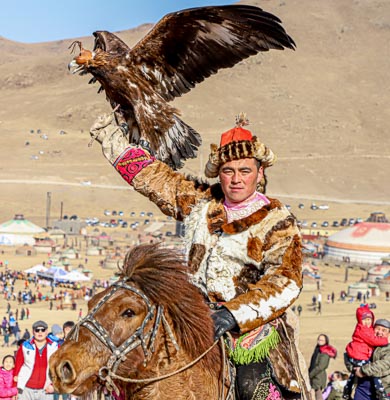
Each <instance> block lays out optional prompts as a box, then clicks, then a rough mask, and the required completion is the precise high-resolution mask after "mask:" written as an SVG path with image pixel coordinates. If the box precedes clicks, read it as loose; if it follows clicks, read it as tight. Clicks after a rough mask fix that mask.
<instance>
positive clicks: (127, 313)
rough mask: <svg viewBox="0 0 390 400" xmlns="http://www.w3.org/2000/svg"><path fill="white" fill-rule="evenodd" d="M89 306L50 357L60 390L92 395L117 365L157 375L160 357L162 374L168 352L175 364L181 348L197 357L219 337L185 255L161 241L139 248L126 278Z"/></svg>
mask: <svg viewBox="0 0 390 400" xmlns="http://www.w3.org/2000/svg"><path fill="white" fill-rule="evenodd" d="M88 310H89V312H88V315H87V316H86V317H85V318H84V319H83V320H82V321H80V322H79V323H78V324H77V325H76V327H75V328H74V330H73V331H72V332H71V333H70V335H69V337H68V338H67V340H66V341H65V343H64V344H63V345H62V346H61V347H60V349H59V350H58V351H57V352H56V353H54V354H53V355H52V357H51V358H50V374H51V377H52V380H53V384H54V387H55V388H56V390H57V391H58V392H60V393H74V394H76V395H81V394H85V393H87V392H89V391H91V390H93V389H94V388H95V387H96V386H98V385H99V384H101V383H102V380H104V379H105V378H106V376H107V373H108V372H109V371H113V372H114V373H117V374H118V375H121V376H125V377H132V378H140V377H144V376H146V375H148V376H150V374H151V371H152V370H153V368H155V366H156V363H157V362H158V363H159V368H160V372H161V364H164V362H162V361H161V360H162V358H164V359H167V360H168V361H166V363H168V364H171V363H172V360H174V356H175V354H176V352H177V350H175V348H176V347H178V348H179V349H180V352H184V353H181V356H183V354H188V356H189V358H192V359H195V358H196V357H197V356H199V354H201V353H202V352H203V351H205V350H206V349H207V348H208V347H209V346H211V345H212V342H213V325H212V321H211V318H210V315H209V311H208V308H207V306H206V305H205V304H204V302H203V297H202V296H201V295H200V293H199V291H198V289H196V288H195V287H194V286H193V285H192V284H191V283H190V282H189V281H188V277H187V269H186V266H185V264H184V263H183V260H182V258H181V256H180V255H179V254H178V253H177V252H175V251H172V250H171V249H169V250H167V249H162V248H160V247H158V246H156V245H143V246H138V247H135V248H134V249H133V250H131V251H130V252H129V253H128V254H127V256H126V258H125V262H124V266H123V268H122V269H121V271H120V279H119V280H118V282H116V283H114V284H113V285H112V286H110V287H109V288H108V289H106V290H104V291H103V292H101V293H99V294H97V295H95V296H94V297H93V298H92V299H91V300H90V301H89V303H88ZM176 341H177V344H178V346H177V344H176ZM163 352H164V355H163V354H161V353H163ZM159 357H160V358H159ZM158 358H159V361H157V359H158ZM155 359H156V360H155ZM170 367H171V366H170Z"/></svg>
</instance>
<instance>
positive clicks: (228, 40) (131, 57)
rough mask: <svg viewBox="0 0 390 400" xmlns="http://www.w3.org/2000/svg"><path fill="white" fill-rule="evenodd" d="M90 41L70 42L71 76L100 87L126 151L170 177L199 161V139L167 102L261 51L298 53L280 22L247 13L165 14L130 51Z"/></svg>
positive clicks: (106, 38) (218, 9) (100, 34)
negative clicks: (130, 148)
mask: <svg viewBox="0 0 390 400" xmlns="http://www.w3.org/2000/svg"><path fill="white" fill-rule="evenodd" d="M93 35H94V36H95V45H94V49H93V51H89V50H86V49H84V48H83V46H82V44H81V43H80V42H74V44H76V43H77V44H79V46H80V54H79V55H78V56H77V57H75V58H74V59H73V60H72V61H71V63H70V64H69V68H70V69H71V70H72V72H73V73H77V72H79V73H80V74H86V73H90V74H92V75H93V78H92V79H91V81H90V83H92V82H96V81H98V82H99V83H100V85H101V88H100V89H99V91H100V90H102V89H103V90H105V92H106V96H107V100H108V101H109V102H110V103H111V106H112V108H113V109H114V108H116V109H117V111H116V117H117V119H118V122H119V123H123V122H126V123H127V126H128V129H129V141H130V142H131V143H139V141H140V140H141V139H144V140H146V141H147V142H149V144H150V147H151V149H152V151H154V152H155V153H156V156H157V158H159V159H160V160H162V161H164V162H165V163H167V164H169V165H171V166H172V167H173V168H175V169H177V168H180V167H181V166H182V164H183V160H186V159H188V158H194V157H195V156H196V150H197V148H198V147H199V145H200V143H201V138H200V136H199V134H198V133H197V132H196V131H195V130H194V129H192V128H191V127H190V126H188V125H187V124H186V123H185V122H183V121H182V120H181V119H179V117H178V114H179V112H178V110H177V109H176V108H174V107H172V106H171V105H169V104H168V102H169V101H171V100H173V99H174V98H175V97H179V96H181V95H182V94H184V93H187V92H189V91H190V90H191V89H192V88H193V87H194V86H195V85H196V84H197V83H200V82H202V81H203V80H204V79H205V78H207V77H208V76H210V75H212V74H215V73H216V72H217V71H218V70H219V69H221V68H229V67H232V66H233V65H235V64H237V63H238V62H239V61H241V60H243V59H245V58H247V57H249V56H251V55H254V54H256V53H258V52H260V51H268V50H270V49H278V50H283V49H284V48H290V49H294V48H295V43H294V41H293V39H292V38H291V37H290V36H289V35H288V34H287V33H286V31H285V30H284V28H283V27H282V25H281V21H280V20H279V18H277V17H276V16H275V15H272V14H270V13H268V12H265V11H263V10H262V9H261V8H258V7H255V6H249V5H226V6H209V7H199V8H191V9H186V10H182V11H178V12H173V13H171V14H167V15H166V16H165V17H163V18H162V19H161V20H160V21H159V22H158V23H157V24H156V25H154V27H153V28H152V29H151V31H150V32H149V33H148V34H146V36H145V37H143V38H142V39H141V40H140V41H139V42H138V43H137V44H136V45H135V47H133V48H132V49H131V48H130V47H128V46H127V45H126V44H125V43H124V42H123V41H122V40H121V39H119V38H118V37H117V36H115V35H114V34H113V33H110V32H107V31H97V32H94V33H93Z"/></svg>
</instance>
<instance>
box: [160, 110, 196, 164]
mask: <svg viewBox="0 0 390 400" xmlns="http://www.w3.org/2000/svg"><path fill="white" fill-rule="evenodd" d="M173 117H174V120H175V123H174V125H172V126H171V128H169V130H168V132H167V135H162V136H161V144H160V146H159V150H158V153H157V157H158V158H159V159H160V160H162V161H163V162H165V163H166V164H168V165H170V166H171V167H172V168H173V169H175V170H176V169H179V168H181V167H183V162H184V161H185V160H187V159H189V158H195V157H196V154H197V149H198V147H199V146H200V144H201V143H202V139H201V137H200V135H199V133H198V132H196V131H195V129H193V128H191V127H190V126H189V125H187V124H186V123H185V122H184V121H182V120H181V119H180V118H179V117H177V116H176V115H174V116H173Z"/></svg>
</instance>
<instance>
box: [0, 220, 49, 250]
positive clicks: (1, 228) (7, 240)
mask: <svg viewBox="0 0 390 400" xmlns="http://www.w3.org/2000/svg"><path fill="white" fill-rule="evenodd" d="M41 232H45V230H44V229H43V228H41V227H40V226H38V225H35V224H33V223H32V222H31V221H28V220H27V219H25V218H24V216H23V214H16V215H15V217H14V218H13V219H11V220H9V221H6V222H4V223H2V224H0V245H5V246H20V245H24V244H27V245H30V246H32V245H34V244H35V239H34V236H35V235H36V234H37V233H41Z"/></svg>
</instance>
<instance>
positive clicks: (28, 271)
mask: <svg viewBox="0 0 390 400" xmlns="http://www.w3.org/2000/svg"><path fill="white" fill-rule="evenodd" d="M47 270H48V268H46V267H44V266H43V265H42V264H37V265H34V266H33V267H31V268H29V269H26V270H25V271H24V272H25V273H26V274H36V273H37V272H45V271H47Z"/></svg>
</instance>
